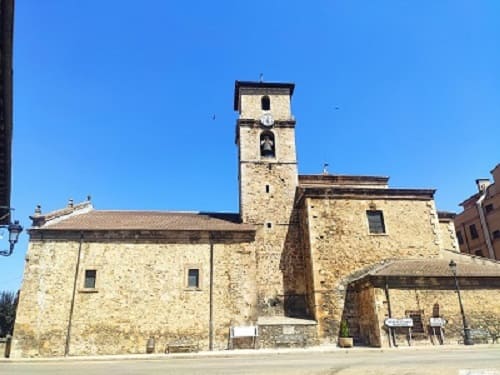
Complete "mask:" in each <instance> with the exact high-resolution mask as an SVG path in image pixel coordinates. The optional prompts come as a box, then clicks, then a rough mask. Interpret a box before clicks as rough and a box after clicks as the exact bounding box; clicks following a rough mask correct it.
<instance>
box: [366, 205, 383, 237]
mask: <svg viewBox="0 0 500 375" xmlns="http://www.w3.org/2000/svg"><path fill="white" fill-rule="evenodd" d="M366 216H367V217H368V227H369V228H370V233H385V224H384V214H383V213H382V211H374V210H370V211H366Z"/></svg>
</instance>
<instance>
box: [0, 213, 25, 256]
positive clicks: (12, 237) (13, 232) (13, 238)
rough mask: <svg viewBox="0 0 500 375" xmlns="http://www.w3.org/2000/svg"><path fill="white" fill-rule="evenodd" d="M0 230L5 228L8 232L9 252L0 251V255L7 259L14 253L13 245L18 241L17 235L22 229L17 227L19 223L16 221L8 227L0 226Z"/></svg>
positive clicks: (19, 226)
mask: <svg viewBox="0 0 500 375" xmlns="http://www.w3.org/2000/svg"><path fill="white" fill-rule="evenodd" d="M0 228H7V230H8V231H9V244H10V246H9V250H2V251H0V255H3V256H6V257H8V256H9V255H11V254H12V252H13V251H14V245H15V244H16V243H17V240H19V234H21V232H22V231H23V227H22V226H21V225H19V221H18V220H16V221H14V222H13V223H10V224H9V225H0Z"/></svg>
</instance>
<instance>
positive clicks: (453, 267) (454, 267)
mask: <svg viewBox="0 0 500 375" xmlns="http://www.w3.org/2000/svg"><path fill="white" fill-rule="evenodd" d="M448 266H449V267H450V270H451V272H453V274H454V275H456V273H457V264H456V263H455V261H454V260H453V259H452V260H450V264H448Z"/></svg>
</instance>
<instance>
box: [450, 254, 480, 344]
mask: <svg viewBox="0 0 500 375" xmlns="http://www.w3.org/2000/svg"><path fill="white" fill-rule="evenodd" d="M449 267H450V270H451V272H452V273H453V278H454V279H455V289H456V290H457V295H458V303H459V304H460V313H461V314H462V323H463V326H464V345H474V341H472V337H471V335H470V327H469V323H467V318H466V317H465V312H464V306H463V305H462V297H461V296H460V287H459V286H458V279H457V264H456V263H455V261H454V260H453V259H452V260H451V261H450V264H449Z"/></svg>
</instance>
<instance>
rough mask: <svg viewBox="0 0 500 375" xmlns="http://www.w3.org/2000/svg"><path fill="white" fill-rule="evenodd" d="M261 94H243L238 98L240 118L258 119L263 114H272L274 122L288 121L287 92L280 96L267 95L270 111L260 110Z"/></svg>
mask: <svg viewBox="0 0 500 375" xmlns="http://www.w3.org/2000/svg"><path fill="white" fill-rule="evenodd" d="M262 96H263V94H253V95H252V94H243V95H241V97H240V100H241V103H240V108H241V112H240V118H245V119H259V118H260V116H262V113H264V112H270V113H272V114H273V117H274V119H275V120H289V119H290V113H291V109H290V95H289V93H288V92H287V91H285V92H283V93H280V94H268V96H269V99H270V104H271V109H270V111H263V110H262V109H261V98H262Z"/></svg>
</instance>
